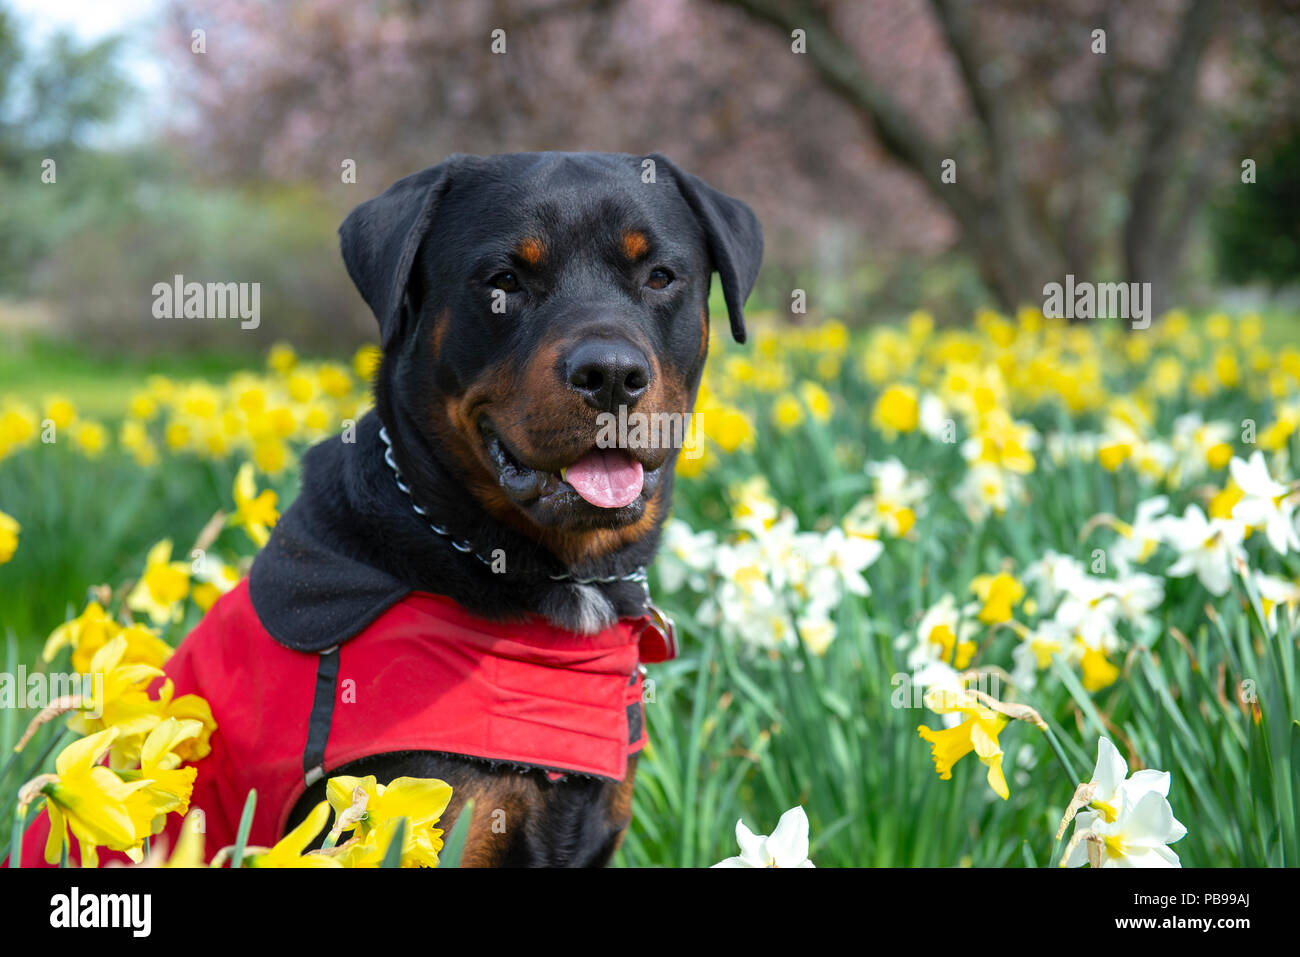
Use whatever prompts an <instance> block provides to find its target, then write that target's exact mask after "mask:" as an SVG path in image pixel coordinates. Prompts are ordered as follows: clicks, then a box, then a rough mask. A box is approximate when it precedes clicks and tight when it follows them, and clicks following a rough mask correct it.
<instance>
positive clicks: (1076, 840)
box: [1065, 738, 1187, 867]
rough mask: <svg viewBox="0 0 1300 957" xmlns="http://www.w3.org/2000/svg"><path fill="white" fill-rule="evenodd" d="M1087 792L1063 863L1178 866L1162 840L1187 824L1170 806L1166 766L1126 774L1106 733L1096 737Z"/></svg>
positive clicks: (1171, 840) (1173, 836)
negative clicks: (1084, 804)
mask: <svg viewBox="0 0 1300 957" xmlns="http://www.w3.org/2000/svg"><path fill="white" fill-rule="evenodd" d="M1088 783H1089V785H1090V786H1092V788H1093V791H1092V796H1091V799H1090V800H1089V802H1088V805H1087V807H1086V809H1085V810H1082V811H1080V812H1079V815H1078V817H1076V818H1075V831H1074V836H1073V838H1072V839H1071V841H1070V844H1071V847H1070V852H1069V854H1068V856H1067V857H1066V859H1065V865H1066V866H1068V867H1081V866H1082V865H1084V864H1087V863H1090V862H1091V863H1093V864H1094V865H1095V866H1100V867H1178V866H1180V865H1179V861H1178V855H1177V854H1176V853H1174V852H1173V851H1171V850H1170V849H1169V848H1168V846H1167V845H1169V844H1173V843H1174V842H1175V841H1178V840H1180V839H1181V838H1182V837H1183V835H1185V834H1186V833H1187V828H1185V827H1184V826H1183V825H1182V824H1180V823H1179V822H1178V820H1176V819H1175V818H1174V813H1173V809H1172V808H1171V807H1170V806H1169V801H1168V795H1169V772H1167V771H1152V770H1145V771H1138V772H1136V773H1135V774H1134V775H1133V776H1132V777H1128V763H1127V762H1126V761H1125V760H1124V757H1123V755H1121V754H1120V753H1119V749H1118V748H1116V747H1115V745H1114V744H1112V743H1111V741H1110V739H1108V738H1099V739H1098V741H1097V765H1096V767H1095V768H1094V769H1093V772H1092V779H1091V780H1090V781H1089V782H1088Z"/></svg>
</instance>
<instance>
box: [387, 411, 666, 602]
mask: <svg viewBox="0 0 1300 957" xmlns="http://www.w3.org/2000/svg"><path fill="white" fill-rule="evenodd" d="M379 437H380V438H381V439H383V440H384V445H385V446H387V448H385V450H384V461H385V462H387V463H388V467H389V468H390V469H392V471H393V479H394V480H395V481H396V482H397V487H398V488H399V489H400V490H401V492H402V494H403V495H405V496H406V498H407V501H409V502H410V503H411V508H412V510H413V511H414V512H415V514H416V515H419V516H420V518H422V519H424V521H425V524H427V525H428V526H429V528H430V529H431V530H432V531H433V532H435V533H436V534H438V535H441V536H442V537H443V538H445V539H447V543H448V544H449V545H451V547H452V548H454V549H456V551H458V552H461V553H462V554H465V555H473V556H474V557H475V558H477V559H478V560H479V561H480V562H482V563H483V564H484V565H486V566H487V567H488V568H492V567H493V561H492V559H490V558H485V557H484V556H483V555H481V554H479V552H478V551H477V550H476V549H475V548H474V546H473V545H472V544H471V543H469V542H467V541H465V540H464V539H459V538H456V536H455V535H453V534H452V533H451V532H450V531H448V530H447V529H446V528H445V527H443V526H442V525H439V524H437V523H436V522H434V521H432V520H430V518H429V514H428V512H426V511H425V510H424V509H423V508H421V507H420V505H419V504H418V503H417V502H416V501H415V496H413V495H412V494H411V487H410V486H409V485H407V484H406V482H404V481H403V480H402V472H401V470H400V469H398V467H397V460H396V459H394V458H393V440H392V439H390V438H389V437H388V427H387V426H380V429H379ZM547 577H549V578H550V579H551V581H557V582H572V583H573V584H575V585H610V584H613V583H614V582H640V583H641V584H642V585H643V586H645V587H646V594H647V595H648V594H649V593H650V589H649V586H648V585H647V584H646V570H645V567H644V566H642V567H641V568H637V569H636V570H635V571H631V572H628V573H627V574H625V575H610V576H608V577H605V578H575V577H574V576H573V575H570V574H568V573H565V574H562V575H549V576H547Z"/></svg>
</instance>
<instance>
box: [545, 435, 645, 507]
mask: <svg viewBox="0 0 1300 957" xmlns="http://www.w3.org/2000/svg"><path fill="white" fill-rule="evenodd" d="M564 480H565V481H566V482H568V483H569V484H570V485H572V486H573V488H574V490H575V491H576V492H577V493H578V494H579V495H581V496H582V497H583V498H584V499H586V500H587V501H588V502H590V503H591V504H592V505H595V506H597V507H599V508H622V507H623V506H624V505H631V504H632V503H633V502H635V501H636V497H637V496H638V495H640V494H641V483H642V481H643V476H642V474H641V463H640V462H638V461H637V460H636V459H634V458H632V456H630V455H628V454H627V453H626V452H620V451H619V450H618V449H592V450H591V451H590V452H588V453H587V454H586V455H584V456H583V457H582V458H580V459H578V461H576V462H574V463H573V464H572V465H570V466H569V467H568V469H566V470H565V472H564Z"/></svg>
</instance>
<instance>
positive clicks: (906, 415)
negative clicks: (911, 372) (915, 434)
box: [871, 385, 921, 433]
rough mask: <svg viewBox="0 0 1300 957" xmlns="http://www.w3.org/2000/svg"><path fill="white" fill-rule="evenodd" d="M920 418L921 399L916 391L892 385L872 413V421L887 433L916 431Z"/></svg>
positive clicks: (877, 401)
mask: <svg viewBox="0 0 1300 957" xmlns="http://www.w3.org/2000/svg"><path fill="white" fill-rule="evenodd" d="M920 416H921V403H920V399H919V398H918V397H917V393H916V390H915V389H914V388H912V387H911V386H907V385H891V386H890V387H889V388H887V389H885V391H884V392H882V393H881V394H880V398H878V399H877V400H876V405H875V407H874V408H873V409H872V411H871V421H872V422H874V423H875V424H876V426H877V427H879V428H880V429H882V430H884V431H885V432H887V433H888V432H912V431H915V429H916V427H917V425H918V423H919V422H920V420H921V418H920Z"/></svg>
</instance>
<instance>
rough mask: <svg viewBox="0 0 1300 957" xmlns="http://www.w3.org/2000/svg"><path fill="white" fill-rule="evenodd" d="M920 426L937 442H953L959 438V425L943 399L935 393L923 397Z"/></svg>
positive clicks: (927, 393) (927, 435)
mask: <svg viewBox="0 0 1300 957" xmlns="http://www.w3.org/2000/svg"><path fill="white" fill-rule="evenodd" d="M918 418H919V422H918V424H919V426H920V429H921V431H922V432H923V433H924V434H925V435H926V437H928V438H930V439H932V440H933V441H935V442H953V441H955V440H956V438H957V423H956V421H955V420H954V418H953V415H952V413H951V412H949V411H948V407H947V406H946V405H944V404H943V399H941V398H939V397H938V396H937V395H935V394H934V393H933V392H926V393H925V394H923V395H922V396H921V405H920V411H919V417H918Z"/></svg>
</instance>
